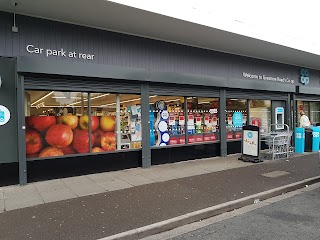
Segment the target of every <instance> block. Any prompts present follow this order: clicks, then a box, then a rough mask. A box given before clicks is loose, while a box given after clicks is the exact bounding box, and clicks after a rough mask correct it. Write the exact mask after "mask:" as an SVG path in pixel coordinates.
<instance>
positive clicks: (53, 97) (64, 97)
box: [52, 96, 81, 99]
mask: <svg viewBox="0 0 320 240" xmlns="http://www.w3.org/2000/svg"><path fill="white" fill-rule="evenodd" d="M52 98H67V97H62V96H60V97H59V96H58V97H52ZM68 99H81V97H68Z"/></svg>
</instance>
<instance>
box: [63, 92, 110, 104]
mask: <svg viewBox="0 0 320 240" xmlns="http://www.w3.org/2000/svg"><path fill="white" fill-rule="evenodd" d="M108 95H110V93H106V94H102V95H99V96H96V97H92V98H91V100H94V99H97V98H102V97H105V96H108ZM87 101H88V98H86V99H83V102H87ZM81 102H82V101H78V102H75V103H70V104H68V106H72V105H75V104H79V103H81Z"/></svg>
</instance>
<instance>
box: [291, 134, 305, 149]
mask: <svg viewBox="0 0 320 240" xmlns="http://www.w3.org/2000/svg"><path fill="white" fill-rule="evenodd" d="M304 139H305V134H304V128H296V129H295V137H294V143H295V152H296V153H304V142H305V141H304Z"/></svg>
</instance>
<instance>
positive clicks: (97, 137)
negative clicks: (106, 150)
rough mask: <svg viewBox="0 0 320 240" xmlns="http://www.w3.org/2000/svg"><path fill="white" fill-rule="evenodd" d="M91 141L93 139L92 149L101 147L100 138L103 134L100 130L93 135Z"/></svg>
mask: <svg viewBox="0 0 320 240" xmlns="http://www.w3.org/2000/svg"><path fill="white" fill-rule="evenodd" d="M92 134H93V137H94V138H93V139H94V144H93V146H94V147H100V146H101V137H102V135H103V134H104V132H103V131H102V130H101V129H97V130H96V131H94V132H93V133H92Z"/></svg>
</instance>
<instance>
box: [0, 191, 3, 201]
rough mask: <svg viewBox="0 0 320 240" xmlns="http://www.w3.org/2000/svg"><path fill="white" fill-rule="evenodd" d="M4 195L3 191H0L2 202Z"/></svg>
mask: <svg viewBox="0 0 320 240" xmlns="http://www.w3.org/2000/svg"><path fill="white" fill-rule="evenodd" d="M3 197H4V195H3V191H0V200H1V199H3Z"/></svg>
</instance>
